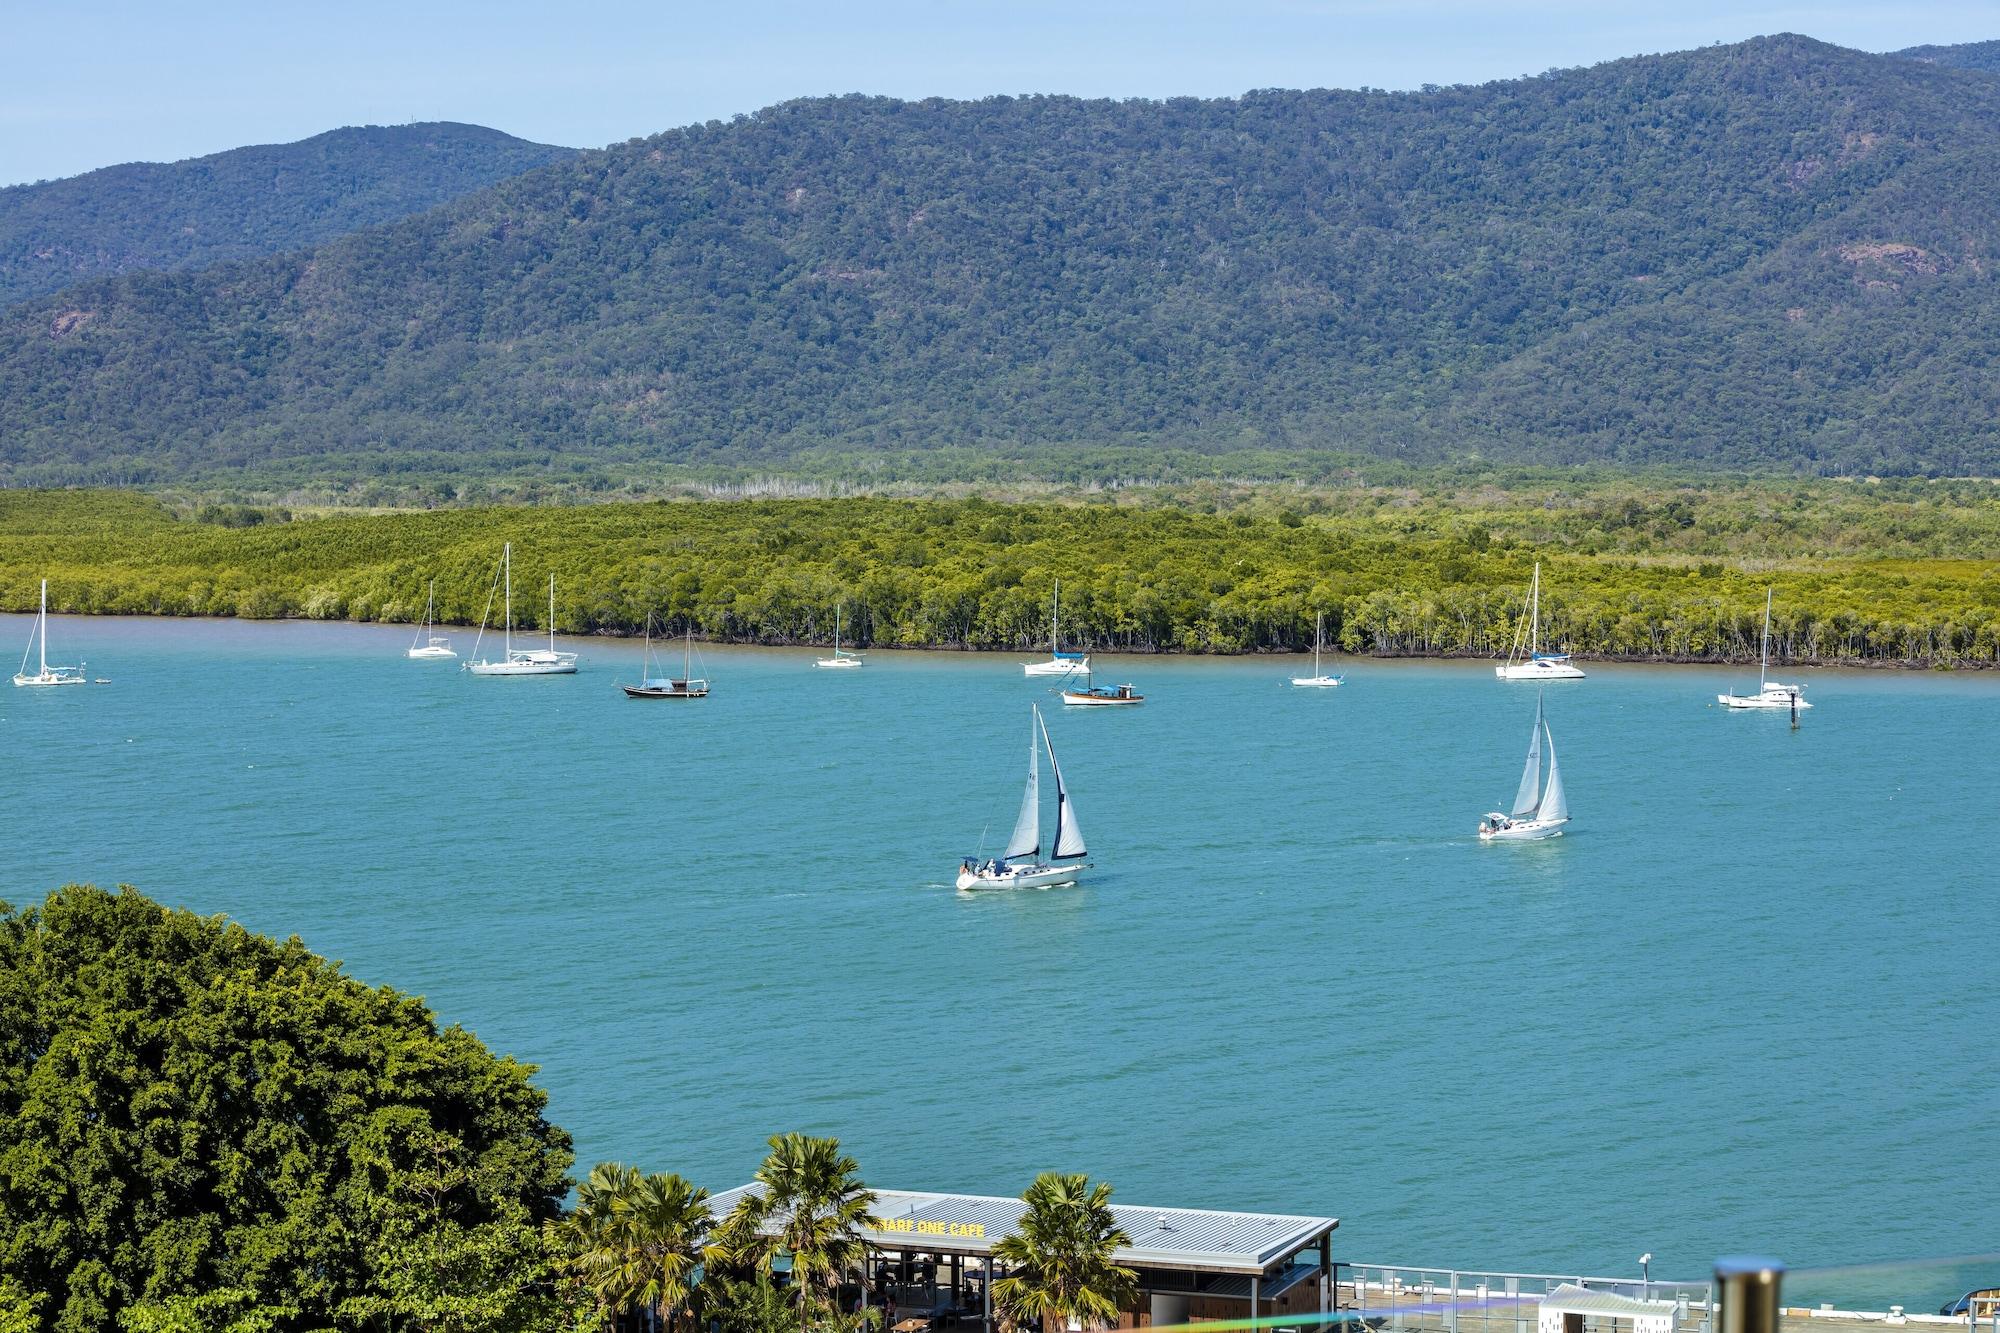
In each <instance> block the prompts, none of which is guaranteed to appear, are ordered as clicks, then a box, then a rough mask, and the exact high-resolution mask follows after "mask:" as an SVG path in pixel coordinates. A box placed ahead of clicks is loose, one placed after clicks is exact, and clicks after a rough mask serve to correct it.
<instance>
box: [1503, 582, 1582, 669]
mask: <svg viewBox="0 0 2000 1333" xmlns="http://www.w3.org/2000/svg"><path fill="white" fill-rule="evenodd" d="M1523 639H1526V640H1527V649H1528V652H1527V656H1526V657H1521V656H1520V654H1521V647H1522V644H1521V641H1522V640H1523ZM1516 658H1519V659H1520V660H1518V661H1517V660H1515V659H1516ZM1493 674H1494V675H1496V676H1498V677H1499V678H1500V679H1501V680H1582V679H1583V672H1582V671H1581V670H1580V669H1578V668H1577V667H1576V666H1575V665H1574V664H1573V663H1572V662H1571V661H1570V660H1569V654H1568V653H1545V652H1543V651H1542V566H1541V562H1540V561H1537V562H1536V563H1535V578H1534V582H1532V583H1530V584H1529V585H1528V613H1527V615H1526V616H1525V617H1523V619H1522V621H1521V623H1520V624H1519V625H1516V626H1515V627H1514V646H1513V647H1511V648H1509V649H1508V650H1507V661H1506V662H1505V663H1504V664H1502V665H1500V666H1497V667H1494V668H1493Z"/></svg>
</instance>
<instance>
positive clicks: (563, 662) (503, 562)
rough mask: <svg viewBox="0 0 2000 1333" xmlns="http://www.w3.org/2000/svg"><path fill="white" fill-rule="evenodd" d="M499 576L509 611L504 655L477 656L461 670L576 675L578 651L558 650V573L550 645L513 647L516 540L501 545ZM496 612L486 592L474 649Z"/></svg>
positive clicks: (552, 588) (553, 591)
mask: <svg viewBox="0 0 2000 1333" xmlns="http://www.w3.org/2000/svg"><path fill="white" fill-rule="evenodd" d="M500 577H501V581H502V582H503V583H504V584H505V585H506V612H505V624H506V629H505V631H504V638H503V640H502V642H503V645H504V648H503V656H502V657H501V659H500V660H499V661H497V662H494V661H489V660H487V659H486V658H483V657H481V658H476V659H474V660H473V661H470V662H466V663H464V664H463V665H462V666H460V668H459V669H460V670H461V671H469V672H471V673H472V674H473V675H475V676H574V675H575V674H576V654H575V653H564V652H558V651H556V576H555V575H554V574H553V573H551V574H550V575H549V646H548V647H547V648H516V647H514V543H512V542H507V543H505V544H503V545H502V546H501V548H500ZM492 615H493V594H492V593H491V592H490V591H489V592H488V593H487V594H486V614H485V616H482V617H481V618H480V621H479V637H478V638H475V639H474V640H473V641H472V651H473V652H475V653H477V652H478V651H479V645H480V644H481V643H482V642H484V641H485V639H486V622H487V620H488V619H490V618H491V617H492Z"/></svg>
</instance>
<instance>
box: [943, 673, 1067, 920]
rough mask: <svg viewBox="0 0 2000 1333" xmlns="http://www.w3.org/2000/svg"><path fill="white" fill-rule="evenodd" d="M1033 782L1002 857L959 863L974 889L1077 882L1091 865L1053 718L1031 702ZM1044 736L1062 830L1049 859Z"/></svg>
mask: <svg viewBox="0 0 2000 1333" xmlns="http://www.w3.org/2000/svg"><path fill="white" fill-rule="evenodd" d="M1028 712H1029V714H1030V721H1029V723H1028V786H1027V789H1026V790H1025V791H1023V792H1022V793H1021V813H1020V815H1019V816H1018V817H1017V818H1016V819H1015V820H1014V834H1013V836H1012V837H1010V838H1008V839H1007V849H1006V850H1005V851H1003V852H1001V853H1000V855H999V856H998V857H995V858H993V859H991V860H987V861H981V860H980V859H979V858H978V857H974V856H968V857H966V858H965V859H964V860H963V861H961V862H959V865H958V880H957V884H958V887H959V888H960V889H962V890H968V891H970V890H973V889H1036V888H1045V887H1047V886H1049V885H1052V884H1074V883H1076V877H1077V875H1078V874H1079V873H1081V872H1082V871H1085V870H1088V869H1090V866H1089V865H1088V864H1087V863H1085V861H1084V859H1083V858H1084V857H1085V856H1087V855H1089V853H1088V851H1087V850H1086V849H1085V847H1084V845H1083V831H1082V830H1081V829H1079V828H1078V827H1077V824H1076V809H1075V807H1074V806H1073V805H1071V803H1070V799H1069V789H1068V788H1066V787H1065V786H1063V776H1062V766H1061V765H1059V764H1057V763H1056V749H1055V746H1053V745H1051V744H1050V743H1049V728H1048V724H1047V723H1045V722H1043V721H1042V710H1041V709H1039V708H1037V707H1035V705H1033V704H1029V705H1028ZM1037 737H1039V738H1040V740H1041V744H1042V749H1043V750H1046V751H1047V752H1048V756H1049V772H1050V773H1051V774H1052V775H1054V777H1055V780H1056V836H1055V841H1054V843H1053V844H1052V849H1051V852H1050V855H1049V859H1048V860H1046V861H1044V860H1042V859H1041V856H1042V803H1041V753H1040V751H1037V750H1036V748H1035V741H1036V739H1037Z"/></svg>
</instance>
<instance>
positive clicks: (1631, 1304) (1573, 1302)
mask: <svg viewBox="0 0 2000 1333" xmlns="http://www.w3.org/2000/svg"><path fill="white" fill-rule="evenodd" d="M1541 1303H1542V1305H1543V1306H1544V1307H1548V1308H1553V1309H1556V1310H1560V1311H1562V1312H1563V1313H1564V1314H1596V1315H1611V1316H1614V1317H1616V1318H1619V1319H1631V1318H1633V1317H1635V1316H1637V1315H1661V1314H1672V1313H1673V1312H1674V1303H1673V1302H1672V1301H1641V1300H1635V1299H1634V1298H1633V1297H1630V1296H1620V1295H1619V1294H1618V1293H1617V1292H1615V1291H1592V1290H1591V1289H1590V1288H1588V1287H1579V1286H1577V1285H1576V1284H1575V1283H1574V1282H1565V1283H1563V1284H1562V1285H1561V1286H1560V1287H1557V1288H1556V1289H1555V1290H1554V1291H1552V1292H1550V1293H1549V1294H1548V1295H1546V1296H1544V1297H1542V1302H1541Z"/></svg>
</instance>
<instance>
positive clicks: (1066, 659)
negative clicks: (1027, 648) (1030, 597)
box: [1021, 579, 1090, 676]
mask: <svg viewBox="0 0 2000 1333" xmlns="http://www.w3.org/2000/svg"><path fill="white" fill-rule="evenodd" d="M1061 610H1062V580H1061V579H1057V580H1056V592H1055V596H1054V597H1053V598H1052V599H1051V600H1050V602H1049V660H1048V661H1046V662H1023V663H1022V664H1021V674H1022V675H1024V676H1067V675H1068V674H1069V673H1070V672H1072V671H1088V670H1090V654H1089V653H1066V652H1064V651H1063V650H1062V640H1061V639H1059V638H1058V637H1056V618H1057V616H1058V615H1059V613H1060V612H1061Z"/></svg>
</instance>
